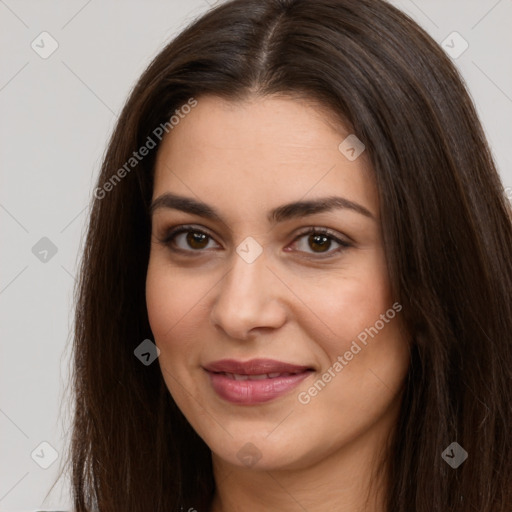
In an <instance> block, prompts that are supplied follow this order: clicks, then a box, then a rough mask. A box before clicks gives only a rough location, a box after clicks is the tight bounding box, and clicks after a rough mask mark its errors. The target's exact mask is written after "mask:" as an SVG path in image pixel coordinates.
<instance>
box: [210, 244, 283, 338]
mask: <svg viewBox="0 0 512 512" xmlns="http://www.w3.org/2000/svg"><path fill="white" fill-rule="evenodd" d="M219 287H220V288H219V289H218V295H217V297H216V299H215V301H214V304H213V306H212V310H211V321H212V323H213V324H214V325H215V326H216V327H218V328H220V329H222V330H223V331H224V332H225V333H226V334H227V335H228V336H229V337H230V338H234V339H238V340H247V339H249V338H250V337H251V336H254V335H256V334H257V333H258V332H260V331H261V330H262V329H263V330H268V329H277V328H279V327H281V326H282V325H283V324H284V323H285V321H286V310H285V305H284V301H283V297H282V296H281V294H283V293H285V290H286V287H285V285H284V284H283V283H282V282H281V281H280V280H279V278H278V277H277V276H276V275H275V273H274V272H273V271H272V270H271V269H270V268H269V267H268V266H267V261H266V258H265V252H263V253H262V254H261V255H260V256H259V257H258V258H257V259H256V260H255V261H253V262H252V263H248V262H247V261H245V260H244V259H243V258H242V257H240V256H239V255H238V254H237V253H234V254H233V265H232V267H231V270H230V271H228V272H227V274H226V275H225V276H224V278H223V279H222V280H221V282H220V283H219Z"/></svg>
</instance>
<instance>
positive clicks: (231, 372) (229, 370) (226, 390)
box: [203, 359, 315, 405]
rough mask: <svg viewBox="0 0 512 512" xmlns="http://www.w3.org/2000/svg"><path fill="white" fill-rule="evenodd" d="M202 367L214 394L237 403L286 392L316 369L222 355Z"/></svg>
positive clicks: (258, 401)
mask: <svg viewBox="0 0 512 512" xmlns="http://www.w3.org/2000/svg"><path fill="white" fill-rule="evenodd" d="M203 368H204V370H205V371H206V372H207V373H208V375H209V377H210V384H211V386H212V388H213V390H214V391H215V392H216V393H217V395H218V396H219V397H220V398H222V399H223V400H226V401H228V402H230V403H234V404H237V405H256V404H261V403H264V402H269V401H271V400H274V399H276V398H278V397H281V396H283V395H286V394H287V393H289V392H290V391H291V390H292V389H293V388H295V387H296V386H298V385H299V383H300V382H302V381H303V380H304V379H306V378H307V377H309V376H310V375H311V374H312V373H314V371H315V369H314V368H313V367H311V366H305V365H296V364H291V363H285V362H282V361H275V360H272V359H252V360H250V361H246V362H242V361H236V360H233V359H223V360H221V361H216V362H214V363H211V364H208V365H206V366H205V367H203Z"/></svg>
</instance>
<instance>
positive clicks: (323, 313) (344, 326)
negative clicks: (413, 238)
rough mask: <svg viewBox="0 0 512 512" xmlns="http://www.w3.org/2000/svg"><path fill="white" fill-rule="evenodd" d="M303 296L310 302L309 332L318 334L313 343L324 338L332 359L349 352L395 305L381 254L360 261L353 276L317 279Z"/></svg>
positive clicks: (337, 275)
mask: <svg viewBox="0 0 512 512" xmlns="http://www.w3.org/2000/svg"><path fill="white" fill-rule="evenodd" d="M302 294H303V296H305V297H307V299H308V300H307V302H306V304H307V305H308V306H309V309H310V314H309V315H307V317H308V318H310V322H311V323H310V325H309V329H310V330H311V331H312V333H313V332H316V333H317V335H312V339H318V340H319V336H321V338H322V339H323V342H322V343H323V344H324V350H325V351H326V352H328V354H329V355H330V356H333V355H336V356H337V355H338V354H340V353H343V352H345V350H348V349H349V347H350V343H351V341H352V340H353V339H355V338H356V337H357V336H358V335H359V334H360V333H361V332H364V330H365V329H366V328H369V327H371V326H373V325H374V324H375V322H376V321H378V320H379V319H380V317H381V315H382V314H385V313H386V311H387V310H388V309H389V308H391V306H392V303H393V300H392V296H391V292H390V286H389V280H388V276H387V268H386V266H385V264H384V263H383V258H382V257H380V255H378V254H377V255H375V257H373V258H367V259H364V258H361V260H360V263H359V265H357V270H354V267H352V270H351V272H350V273H348V272H340V273H339V274H329V275H328V276H327V275H326V276H325V277H324V278H320V279H317V280H316V283H315V286H314V287H311V286H308V287H307V289H306V287H305V288H303V293H302ZM311 313H313V314H311ZM303 318H306V317H303ZM319 341H320V340H319Z"/></svg>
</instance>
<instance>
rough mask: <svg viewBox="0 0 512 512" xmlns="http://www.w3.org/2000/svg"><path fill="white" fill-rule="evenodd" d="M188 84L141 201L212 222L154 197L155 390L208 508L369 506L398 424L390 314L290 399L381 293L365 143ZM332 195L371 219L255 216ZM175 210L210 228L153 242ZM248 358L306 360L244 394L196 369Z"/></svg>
mask: <svg viewBox="0 0 512 512" xmlns="http://www.w3.org/2000/svg"><path fill="white" fill-rule="evenodd" d="M197 99H198V105H197V106H196V107H195V108H193V109H192V111H191V112H190V113H189V114H188V115H186V116H185V117H184V118H183V119H182V120H181V121H180V123H179V124H178V125H177V126H175V127H174V129H173V130H172V131H171V132H170V133H169V134H168V135H167V136H166V137H165V138H164V140H163V142H162V145H161V147H160V149H159V152H158V155H157V161H156V168H155V182H154V191H153V200H155V199H156V198H158V197H159V196H161V195H162V194H164V193H167V192H171V193H174V194H179V195H183V196H186V197H191V198H194V199H196V200H201V201H203V202H205V203H207V204H209V205H210V206H212V207H214V208H215V209H216V210H218V212H219V213H220V215H221V216H222V221H217V220H211V219H207V218H204V217H202V216H199V215H196V214H191V213H186V212H183V211H179V210H177V209H171V208H165V207H161V208H157V209H156V210H155V211H154V212H153V215H152V243H151V251H150V260H149V265H148V273H147V281H146V300H147V308H148V314H149V319H150V324H151V328H152V332H153V334H154V338H155V343H156V345H157V346H158V348H159V349H160V351H161V352H160V356H159V358H158V361H159V364H160V368H161V370H162V374H163V377H164V379H165V382H166V385H167V387H168V389H169V392H170V393H171V395H172V396H173V398H174V400H175V401H176V403H177V404H178V406H179V407H180V409H181V410H182V411H183V413H184V415H185V416H186V418H187V419H188V421H189V422H190V424H191V425H192V426H193V428H194V429H195V430H196V431H197V432H198V434H199V435H200V436H201V437H202V439H204V441H205V442H206V443H207V445H208V446H209V447H210V449H211V450H212V458H213V459H212V460H213V466H214V476H215V479H216V487H217V489H216V494H215V498H214V501H213V505H212V509H211V510H212V511H213V512H233V511H239V510H240V511H241V510H244V511H245V512H255V511H266V512H268V511H280V512H283V511H284V512H287V511H303V510H308V511H309V512H313V511H315V512H323V511H332V510H337V511H340V512H345V511H350V512H354V511H359V510H366V511H383V510H384V504H383V502H384V494H383V492H382V490H383V489H384V486H385V484H386V476H387V474H386V471H385V470H384V471H377V470H376V468H377V466H376V464H377V462H378V460H380V459H379V457H382V456H383V454H384V450H385V448H386V446H387V443H388V439H389V437H390V434H391V433H392V431H393V428H394V426H395V425H396V421H397V416H398V411H399V405H400V398H401V391H402V388H403V383H404V378H405V376H406V373H407V369H408V365H409V359H408V358H409V350H408V338H407V337H406V335H405V331H404V329H403V325H402V321H401V315H400V313H397V314H396V316H395V317H394V318H393V319H392V320H389V321H388V322H386V323H385V324H384V327H383V328H382V329H381V330H379V331H378V334H377V335H375V336H374V337H373V338H369V341H368V343H367V345H366V346H362V345H361V344H360V343H359V345H361V346H362V347H363V348H362V349H361V350H360V351H359V352H358V353H357V355H354V357H353V359H352V360H350V361H348V364H347V365H346V366H344V367H343V369H342V371H340V372H338V373H336V372H335V373H336V376H335V377H334V378H332V380H331V381H330V382H329V383H328V384H327V385H326V386H325V387H324V388H323V389H321V391H320V392H318V393H317V394H316V396H314V397H312V398H311V400H310V401H309V403H307V404H303V403H300V402H299V400H298V395H299V393H301V392H307V390H308V389H309V388H311V386H312V385H313V383H314V382H315V381H317V380H318V379H319V378H321V377H322V374H323V373H324V372H325V371H327V369H328V368H329V367H332V365H333V363H334V362H335V361H337V358H338V356H340V355H341V356H343V354H345V352H346V351H347V350H349V349H350V346H351V343H352V342H353V341H354V340H357V335H358V334H360V333H361V332H362V331H364V330H365V328H369V327H370V326H374V325H375V323H376V321H377V320H379V319H380V318H381V315H382V314H385V313H386V311H387V310H388V309H390V308H391V307H392V304H393V303H394V302H395V301H394V300H393V297H392V296H391V292H390V283H389V277H388V270H387V265H386V258H385V254H384V251H383V243H382V237H381V227H380V220H379V202H378V196H377V190H376V188H375V184H374V181H373V179H372V175H371V172H370V166H369V164H368V161H367V157H366V153H364V152H363V153H362V155H361V156H359V157H358V158H357V159H356V160H355V161H349V160H348V159H347V158H346V157H345V156H344V155H343V154H342V153H341V152H340V151H339V150H338V145H339V144H340V142H342V141H343V140H344V139H345V137H346V136H347V135H348V134H349V133H350V131H348V130H347V129H345V128H344V127H343V126H341V125H340V124H339V123H336V121H335V120H334V119H333V118H331V117H329V115H328V113H327V112H326V111H325V109H323V108H322V107H321V106H319V105H316V104H314V103H313V102H306V101H305V100H299V99H296V98H291V97H286V96H280V97H278V96H268V97H265V98H261V97H251V99H249V100H245V101H243V102H236V103H235V102H228V101H226V100H222V99H220V98H217V97H213V96H205V97H200V98H197ZM332 195H336V196H342V197H344V198H346V199H349V200H350V201H353V202H356V203H358V204H359V205H361V206H364V207H365V208H366V209H367V210H369V212H370V213H371V214H372V216H373V218H370V217H368V216H365V215H362V214H361V213H358V212H357V211H354V210H352V209H349V208H342V209H333V210H332V211H327V212H322V213H315V214H314V215H308V216H304V215H302V216H300V217H299V218H294V219H289V220H285V221H283V222H280V223H278V224H275V225H272V224H270V223H269V221H268V219H267V213H268V212H269V211H270V210H271V209H273V208H275V207H277V206H280V205H283V204H285V203H290V202H294V201H298V200H309V199H315V198H320V197H327V196H332ZM185 224H192V225H193V228H192V231H193V229H196V228H197V229H201V230H203V231H206V232H207V233H208V234H209V235H210V236H211V238H206V240H205V241H200V242H199V243H198V242H197V241H196V242H195V244H194V239H192V242H191V243H192V245H190V243H187V234H186V233H185V234H181V235H178V236H177V237H176V238H175V239H174V242H169V244H168V245H166V244H165V243H163V242H162V240H163V239H164V238H165V236H166V234H167V233H168V232H169V231H170V228H173V227H175V226H179V225H185ZM311 226H313V227H325V228H329V229H331V230H332V231H334V232H335V235H336V236H337V237H338V238H340V239H341V240H344V241H347V242H350V244H351V246H350V247H348V248H343V247H342V246H340V245H339V244H338V243H337V242H335V241H334V240H332V239H331V242H330V245H329V242H327V243H325V241H324V244H323V245H322V244H320V245H319V244H318V243H315V241H314V240H313V241H311V240H310V239H308V236H309V235H307V234H306V235H302V234H301V232H302V231H306V229H305V228H308V227H311ZM299 235H301V236H300V238H299ZM249 236H250V237H252V238H254V239H255V240H256V241H257V242H258V244H259V245H260V246H261V247H262V249H263V252H262V253H261V254H260V255H259V256H258V257H257V258H256V260H255V261H253V262H252V263H248V262H247V261H246V260H244V259H243V258H242V257H241V256H239V254H238V253H237V252H236V248H237V247H238V246H239V245H240V244H241V243H242V242H243V241H244V240H245V239H246V238H247V237H249ZM172 247H174V248H181V249H182V250H183V252H182V253H179V252H173V250H172ZM340 247H341V249H342V250H341V251H339V250H338V249H339V248H340ZM260 357H261V358H271V359H276V360H280V361H285V362H289V363H293V364H299V365H307V366H312V367H314V368H315V371H314V372H313V373H312V374H311V375H309V377H307V379H306V380H304V381H303V382H302V383H301V384H300V385H299V386H298V387H297V388H295V389H294V390H292V391H291V392H289V393H287V394H286V395H284V396H280V397H278V398H276V399H274V400H272V401H270V402H266V403H264V404H260V405H250V406H247V405H236V404H232V403H229V402H227V401H225V400H223V399H222V398H220V397H219V396H218V395H217V394H216V393H215V391H214V390H213V388H212V386H211V384H210V380H209V375H208V374H207V373H206V372H205V370H204V369H203V366H204V365H206V364H207V363H210V362H213V361H216V360H219V359H224V358H232V359H238V360H242V361H246V360H249V359H253V358H260ZM249 442H250V443H252V444H253V445H254V446H255V447H256V452H257V454H259V455H260V458H259V459H258V460H257V461H256V462H255V463H254V464H252V465H249V464H247V463H244V462H242V460H240V459H239V457H237V453H239V451H240V450H241V449H242V450H243V448H242V447H244V445H246V443H249ZM254 460H255V459H254ZM372 474H374V478H375V479H374V484H375V485H374V486H373V487H371V488H370V487H369V484H370V478H371V476H372ZM367 498H368V501H367Z"/></svg>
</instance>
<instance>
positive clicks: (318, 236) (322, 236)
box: [293, 228, 352, 256]
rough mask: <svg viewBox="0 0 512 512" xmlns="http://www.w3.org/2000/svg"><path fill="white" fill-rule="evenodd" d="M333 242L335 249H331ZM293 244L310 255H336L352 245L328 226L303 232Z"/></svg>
mask: <svg viewBox="0 0 512 512" xmlns="http://www.w3.org/2000/svg"><path fill="white" fill-rule="evenodd" d="M333 244H334V249H333V250H330V249H331V248H332V247H333ZM293 245H295V246H296V248H297V249H298V250H299V252H304V253H306V254H309V255H311V254H313V255H314V254H318V255H322V254H325V255H326V256H330V255H334V254H336V253H339V252H342V251H344V250H345V249H347V248H349V247H352V245H351V244H350V243H348V242H346V241H344V240H341V239H340V238H338V237H337V236H335V234H334V233H331V231H330V230H327V229H326V228H314V229H310V230H309V231H306V232H305V233H302V234H301V235H299V236H298V237H297V238H296V239H295V241H294V242H293ZM336 246H337V247H336Z"/></svg>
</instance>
